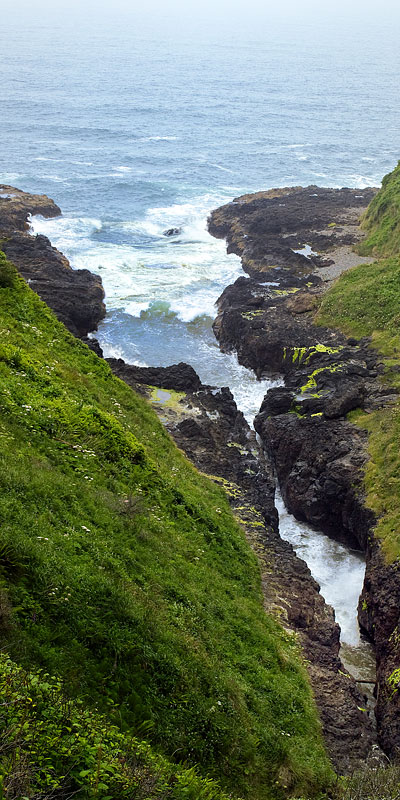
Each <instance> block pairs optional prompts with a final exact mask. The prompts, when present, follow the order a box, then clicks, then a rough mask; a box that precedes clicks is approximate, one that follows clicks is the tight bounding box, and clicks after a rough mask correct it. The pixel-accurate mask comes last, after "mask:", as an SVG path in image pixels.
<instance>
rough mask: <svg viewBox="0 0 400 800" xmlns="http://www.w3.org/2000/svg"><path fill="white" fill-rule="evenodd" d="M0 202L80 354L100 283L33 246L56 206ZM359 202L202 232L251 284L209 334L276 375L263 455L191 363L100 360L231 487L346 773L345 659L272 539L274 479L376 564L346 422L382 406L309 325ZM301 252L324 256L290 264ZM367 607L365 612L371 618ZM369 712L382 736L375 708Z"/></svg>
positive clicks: (242, 202)
mask: <svg viewBox="0 0 400 800" xmlns="http://www.w3.org/2000/svg"><path fill="white" fill-rule="evenodd" d="M1 192H2V196H0V232H1V237H2V242H1V247H2V249H3V250H4V252H5V253H6V254H7V256H8V257H9V258H10V260H11V261H13V262H14V264H15V265H16V266H17V268H18V269H19V271H20V273H21V275H22V276H23V277H24V278H25V279H26V280H27V281H28V282H29V283H30V285H31V286H32V288H33V289H34V290H35V291H36V292H37V293H38V294H39V295H40V297H42V299H43V300H45V302H47V303H48V305H49V306H50V307H51V308H52V309H53V310H54V311H55V313H56V314H57V316H58V317H59V319H60V320H61V321H62V322H64V323H65V324H66V325H67V327H68V328H69V330H71V332H72V333H74V334H75V335H77V336H80V337H81V338H83V339H84V340H85V337H86V336H87V334H88V332H90V331H93V330H96V327H97V324H98V322H99V321H100V320H101V319H102V317H103V316H104V313H105V307H104V302H103V298H104V292H103V289H102V284H101V279H100V278H99V277H98V276H94V275H92V274H91V273H90V272H88V271H87V270H72V269H71V267H70V265H69V264H68V261H67V259H66V258H65V257H64V256H63V255H62V254H61V253H59V252H58V251H57V250H56V249H55V248H53V247H52V246H51V243H50V242H49V241H48V239H46V237H43V236H36V237H33V236H31V235H30V234H29V232H28V229H27V228H28V222H27V220H28V215H29V214H35V213H40V214H42V215H43V216H55V215H57V214H59V213H60V210H59V208H58V207H57V206H56V205H55V204H54V203H53V202H52V201H51V200H49V199H48V198H46V197H37V196H32V195H28V194H27V193H24V192H20V191H18V190H16V189H14V188H12V187H4V186H3V187H1ZM359 194H361V193H359ZM362 194H363V196H362V197H359V196H357V192H352V191H350V190H341V191H337V190H321V189H318V190H317V189H316V187H311V188H309V189H307V190H279V191H277V192H272V193H265V194H263V193H261V194H258V195H256V196H254V198H252V197H251V196H249V197H246V198H240V199H239V200H238V201H234V202H233V203H232V204H229V205H228V206H226V207H224V208H223V209H219V210H218V211H216V212H214V214H213V215H212V216H211V220H210V231H211V233H213V235H218V236H220V237H225V238H227V239H228V242H229V248H230V249H231V250H232V251H234V252H237V253H239V254H240V255H241V256H242V259H243V266H244V268H245V270H246V271H248V272H249V274H251V277H249V278H240V279H239V280H238V281H236V283H235V284H234V286H233V287H228V288H227V289H226V290H225V292H224V293H223V295H222V297H221V298H220V302H219V314H218V317H217V320H216V322H215V332H216V335H217V338H218V339H219V341H220V344H221V347H222V348H223V349H229V350H231V349H236V350H237V352H238V355H239V359H240V361H241V362H242V363H244V364H245V365H246V366H249V367H251V368H252V369H254V370H255V371H256V372H257V374H258V375H259V376H261V375H263V374H271V373H273V372H275V373H276V372H279V373H283V374H284V375H285V381H286V385H285V387H282V388H279V389H276V390H271V392H269V393H268V395H267V397H266V399H265V401H264V403H263V406H262V408H261V410H260V414H259V415H258V417H257V422H256V429H257V432H258V433H259V434H260V436H261V439H262V441H263V443H264V445H265V452H263V450H262V449H260V447H259V444H258V441H257V439H256V437H255V434H254V432H253V431H251V430H250V428H249V426H248V425H247V423H246V421H245V419H244V417H243V415H242V414H241V413H240V412H239V411H238V409H237V407H236V405H235V403H234V400H233V397H232V395H231V393H230V391H229V389H228V388H223V389H215V388H213V387H208V386H203V385H202V384H201V383H200V380H199V378H198V376H197V375H196V373H195V372H194V370H192V369H191V367H189V366H188V365H182V364H179V365H174V366H172V367H170V368H156V367H155V368H139V367H135V366H131V365H127V364H125V363H124V362H123V361H121V360H113V359H110V360H109V364H110V366H111V368H112V370H113V372H114V373H115V375H117V376H118V377H120V378H121V379H123V380H124V381H125V382H126V383H128V384H129V385H131V386H132V387H133V388H134V389H135V390H137V391H139V392H141V393H142V394H143V393H144V394H146V395H147V396H148V398H149V400H150V402H151V403H152V404H153V406H154V408H155V409H156V410H157V412H158V414H159V416H160V419H161V421H162V422H163V424H164V425H165V427H166V428H167V429H168V430H169V432H170V433H171V435H172V436H173V438H174V439H175V441H176V443H177V445H178V447H180V448H181V449H182V450H184V452H185V453H186V454H187V456H188V457H189V458H190V459H191V460H192V461H193V462H194V464H195V465H196V466H197V467H198V469H200V470H201V471H202V472H204V473H206V474H207V475H209V476H211V477H212V478H213V479H214V480H215V481H216V482H217V483H219V484H220V485H222V486H223V487H224V488H225V490H226V492H227V494H228V496H229V498H230V502H231V505H232V507H233V509H234V512H235V514H236V516H237V519H238V520H239V521H240V523H241V524H242V525H243V528H244V530H245V532H246V536H247V538H248V540H249V542H250V543H251V545H252V547H253V549H254V550H255V552H256V553H257V555H258V557H259V561H260V568H261V575H262V589H263V595H264V603H265V608H266V610H267V611H268V612H271V613H273V614H274V615H275V616H277V617H278V618H279V620H280V621H281V623H282V624H283V625H284V626H285V627H286V628H287V629H288V630H289V631H293V632H295V633H296V634H297V635H298V637H299V640H300V642H301V645H302V648H303V652H304V657H305V660H306V663H307V668H308V671H309V675H310V679H311V683H312V686H313V691H314V694H315V698H316V702H317V705H318V708H319V713H320V716H321V721H322V725H323V731H324V737H325V742H326V746H327V749H328V752H329V754H330V756H331V758H332V761H333V763H334V765H335V767H336V768H337V769H338V770H339V771H340V772H349V771H351V770H352V769H353V768H354V767H355V766H356V765H358V764H359V763H362V762H364V761H365V759H367V758H368V756H369V755H370V754H371V752H373V745H374V741H375V734H374V731H373V726H372V724H371V720H370V719H369V717H368V715H367V713H366V712H365V710H364V706H365V700H364V697H363V695H362V692H360V690H359V688H357V685H356V683H355V681H354V680H353V678H351V677H350V676H349V675H348V674H347V672H346V670H345V669H344V667H343V664H342V663H341V661H340V658H339V647H340V642H339V627H338V625H337V624H336V623H335V619H334V613H333V611H332V609H331V608H330V607H329V606H328V605H327V604H326V603H325V601H324V600H323V598H322V597H321V595H320V593H319V587H318V584H317V583H316V582H315V580H314V579H313V578H312V577H311V574H310V571H309V569H308V567H307V565H306V564H305V563H304V561H302V560H301V559H299V558H298V557H297V556H296V555H295V553H294V550H293V548H292V547H291V545H289V544H288V543H287V542H284V541H282V539H281V538H280V537H279V532H278V520H277V512H276V510H275V506H274V492H275V474H274V472H275V470H276V472H277V474H278V478H279V482H280V485H281V488H282V492H283V495H284V498H285V501H286V503H287V505H288V508H289V510H291V511H292V512H293V513H294V514H295V515H296V516H297V517H298V518H300V519H306V520H308V521H310V522H312V523H313V524H315V525H318V527H319V528H320V529H322V530H325V531H326V532H327V533H329V534H330V535H335V536H337V537H338V538H342V539H344V540H346V541H349V542H350V543H351V544H352V545H353V544H354V542H357V543H358V545H359V546H362V547H365V548H367V549H368V548H369V549H368V553H369V556H368V557H369V564H372V555H371V553H372V549H371V548H370V545H369V544H368V542H369V541H370V536H371V533H370V532H371V531H372V526H373V519H372V517H371V514H370V513H369V512H368V510H367V509H366V508H365V507H364V505H363V497H362V491H361V482H362V470H363V465H364V464H365V460H366V452H365V440H366V436H365V434H363V433H362V432H360V431H359V430H358V429H357V428H356V427H355V426H353V425H351V423H349V422H348V421H347V420H346V419H345V414H346V413H347V411H349V410H351V409H352V408H355V407H357V406H359V405H360V403H363V404H364V405H365V404H368V403H371V404H374V405H376V404H379V403H383V402H390V399H391V398H390V396H388V395H387V392H386V393H385V390H384V389H382V387H381V385H380V384H379V382H378V380H377V378H378V376H379V372H380V365H379V360H378V359H377V357H376V356H375V355H374V354H373V352H372V351H370V350H369V348H368V343H367V342H361V343H359V342H356V341H351V340H350V341H349V340H346V339H345V337H344V336H343V335H342V334H340V333H338V332H335V331H330V330H327V329H320V328H318V329H317V328H315V326H314V325H313V313H314V310H315V308H316V306H317V305H318V298H319V296H320V295H321V292H323V288H324V283H325V281H324V277H326V278H328V280H331V278H332V277H333V276H334V274H335V270H337V268H338V267H337V261H336V260H335V258H334V252H333V251H335V252H336V251H337V250H339V251H340V252H341V254H342V257H343V258H344V257H345V258H346V263H348V264H349V265H351V264H352V263H353V262H354V263H356V262H355V256H354V254H353V253H352V251H351V245H352V244H353V243H354V241H357V240H358V238H360V236H361V234H360V231H359V228H358V218H359V215H360V213H361V211H362V210H363V209H364V208H365V207H366V205H367V204H368V202H369V200H370V199H371V197H372V195H373V190H368V191H364V192H363V193H362ZM306 195H308V197H309V199H308V201H307V202H306V201H305V197H306ZM291 198H293V204H292V201H291ZM311 198H313V199H311ZM279 209H282V211H280V210H279ZM270 210H271V219H272V222H268V219H269V212H270ZM313 214H314V217H313ZM286 215H287V216H286ZM296 219H297V220H298V221H297V222H296ZM265 220H267V222H266V223H265V224H266V229H265V230H264V227H263V226H264V222H265ZM268 226H269V227H268ZM318 231H319V233H318ZM312 232H314V237H313V236H311V233H312ZM268 242H270V243H268ZM308 242H310V245H311V246H312V249H313V248H315V250H317V249H318V253H315V254H314V253H313V254H309V253H308V249H307V248H306V253H305V254H304V253H295V252H294V250H296V249H297V250H304V245H305V244H307V243H308ZM280 243H281V244H282V252H281V253H280V251H279V245H280ZM268 248H269V249H268ZM290 254H291V255H290ZM324 271H325V272H324ZM89 342H90V343H91V340H89ZM91 346H92V347H94V348H95V347H96V345H95V344H94V345H93V344H92V343H91ZM97 351H98V354H99V355H101V351H100V350H99V349H98V348H97ZM368 574H369V576H371V574H372V572H371V568H370V572H369V573H368ZM380 574H381V573H380ZM369 579H370V578H369ZM366 586H367V582H366ZM372 595H373V596H375V595H374V593H373V591H372ZM368 598H369V595H368ZM362 607H363V606H362ZM372 608H373V604H372V602H369V605H368V609H369V614H371V615H372V611H371V609H372ZM362 621H363V625H364V628H365V629H367V630H368V631H369V633H370V634H371V632H372V631H371V626H372V625H375V626H376V619H375V615H372V616H371V620H370V619H366V618H365V614H364V617H363V619H362ZM382 636H383V634H382ZM375 641H376V644H378V641H377V636H375ZM382 696H383V692H382V691H381V693H380V698H382ZM378 709H379V714H380V716H379V721H380V731H381V732H382V731H383V730H384V728H385V724H386V723H385V718H384V710H383V711H382V709H384V706H383V705H382V700H380V701H379V702H378ZM392 727H393V726H392ZM391 735H392V728H391ZM381 737H382V741H384V736H383V734H382V733H381ZM384 743H385V742H384ZM388 749H389V748H388Z"/></svg>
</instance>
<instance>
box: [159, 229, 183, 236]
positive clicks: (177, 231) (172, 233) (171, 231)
mask: <svg viewBox="0 0 400 800" xmlns="http://www.w3.org/2000/svg"><path fill="white" fill-rule="evenodd" d="M180 233H182V228H168V230H166V231H163V236H179V234H180Z"/></svg>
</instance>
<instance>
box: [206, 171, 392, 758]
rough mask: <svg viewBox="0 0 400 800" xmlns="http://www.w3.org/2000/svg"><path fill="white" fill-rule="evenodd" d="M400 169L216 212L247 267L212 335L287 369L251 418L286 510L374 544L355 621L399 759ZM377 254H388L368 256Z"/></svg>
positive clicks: (263, 366) (380, 718) (224, 300)
mask: <svg viewBox="0 0 400 800" xmlns="http://www.w3.org/2000/svg"><path fill="white" fill-rule="evenodd" d="M398 176H399V168H397V169H396V170H395V171H394V173H392V174H391V175H389V176H387V177H386V178H385V179H384V182H383V187H382V189H381V191H380V192H378V194H376V190H374V189H368V190H362V191H360V190H349V189H342V190H333V189H321V188H318V187H315V186H311V187H307V188H306V189H300V188H294V189H285V190H276V191H275V190H273V191H271V192H264V193H262V192H261V193H258V194H256V195H246V196H244V197H240V198H237V199H236V200H234V201H233V202H232V203H230V204H228V205H226V206H223V207H222V208H220V209H217V210H216V211H215V212H213V214H212V215H211V217H210V219H209V230H210V232H211V233H212V234H213V235H214V236H218V237H223V238H226V239H227V242H228V249H229V250H230V251H232V252H235V253H237V254H239V255H241V257H242V264H243V268H244V270H245V271H246V272H248V274H249V275H250V277H249V278H240V279H239V280H238V281H236V283H235V284H234V285H233V286H231V287H228V288H227V289H226V290H225V291H224V292H223V294H222V296H221V297H220V299H219V301H218V308H219V313H218V317H217V320H216V322H215V325H214V330H215V333H216V336H217V338H218V339H219V341H220V344H221V346H222V347H223V348H224V349H226V350H231V349H234V350H236V351H237V353H238V357H239V360H240V361H241V363H243V364H245V365H246V366H249V367H251V368H252V369H254V370H255V371H256V373H257V374H258V375H259V376H262V375H266V374H271V373H274V372H279V373H281V374H283V375H284V379H285V386H284V387H282V388H278V389H271V390H270V391H269V392H268V394H267V395H266V397H265V399H264V402H263V404H262V406H261V409H260V413H259V415H258V417H257V418H256V421H255V427H256V430H257V431H258V433H259V434H260V436H261V438H262V441H263V443H264V446H265V448H266V450H267V451H268V453H269V454H270V456H271V457H272V459H273V462H274V464H275V468H276V471H277V476H278V480H279V483H280V487H281V491H282V494H283V497H284V499H285V502H286V504H287V507H288V508H289V510H290V511H291V512H292V513H293V514H294V515H295V516H296V517H297V518H298V519H300V520H306V521H308V522H310V523H311V524H313V525H315V526H317V527H318V528H319V529H320V530H323V531H325V533H327V534H328V535H330V536H333V537H335V538H338V539H340V540H342V541H344V542H346V543H347V544H348V545H349V546H350V547H354V546H355V547H360V548H362V549H363V550H364V552H365V553H366V558H367V569H366V576H365V584H364V589H363V593H362V597H361V599H360V606H359V620H360V625H361V628H362V629H363V630H364V631H365V632H367V633H368V635H369V636H370V638H371V640H372V641H373V642H374V645H375V649H376V657H377V707H376V715H377V722H378V736H379V741H380V742H381V744H382V746H383V747H384V749H385V751H386V752H387V753H388V754H390V755H391V756H392V757H398V755H399V752H400V706H399V693H398V665H399V663H400V651H399V637H398V635H397V632H398V624H399V611H398V598H399V593H400V584H399V572H398V557H399V550H398V546H397V541H398V527H397V521H398V516H397V515H398V511H397V509H398V507H399V505H400V504H399V498H398V495H397V492H396V487H397V482H396V481H397V477H396V474H397V473H396V469H397V459H395V458H394V457H393V459H392V463H391V466H387V468H386V471H385V470H384V477H383V475H382V470H383V468H382V463H383V462H384V460H385V456H384V452H383V441H382V435H383V433H384V437H385V438H384V443H385V447H386V448H389V452H390V449H391V448H395V449H396V445H395V441H396V437H397V428H398V426H397V414H398V412H397V409H398V405H399V401H398V389H399V382H398V378H397V374H398V368H399V365H398V361H397V355H396V353H397V338H395V337H396V336H397V330H396V323H395V320H397V319H398V290H397V284H396V276H397V275H398V259H399V249H398V241H397V240H398V207H399V206H398V202H399V196H400V193H399V177H398ZM367 209H368V210H367ZM361 220H362V224H361V225H360V221H361ZM369 253H371V254H373V255H375V256H385V255H390V256H392V258H391V260H390V259H385V260H382V261H380V262H378V263H375V264H372V265H371V257H370V256H369V255H368V254H369ZM341 275H342V277H341V278H339V276H341ZM337 278H339V280H338V281H337V282H336V283H334V285H333V286H332V282H333V281H335V279H337ZM386 452H388V450H386ZM385 481H389V483H388V486H389V487H392V491H393V492H394V494H392V497H391V500H390V501H389V497H388V494H389V493H390V490H389V492H388V489H387V488H386V489H385V488H384V483H385ZM388 516H389V521H388Z"/></svg>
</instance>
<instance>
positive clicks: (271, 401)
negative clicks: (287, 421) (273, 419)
mask: <svg viewBox="0 0 400 800" xmlns="http://www.w3.org/2000/svg"><path fill="white" fill-rule="evenodd" d="M293 399H294V394H293V392H290V391H289V390H288V389H285V387H284V386H278V387H277V388H274V389H270V390H269V391H268V392H267V394H266V395H265V397H264V400H263V402H262V404H261V408H260V414H263V416H264V415H266V416H267V417H269V416H271V415H272V416H275V415H277V414H286V413H287V412H288V411H290V409H291V407H292V403H293Z"/></svg>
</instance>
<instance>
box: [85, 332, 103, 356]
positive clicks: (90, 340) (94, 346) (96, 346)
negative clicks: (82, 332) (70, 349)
mask: <svg viewBox="0 0 400 800" xmlns="http://www.w3.org/2000/svg"><path fill="white" fill-rule="evenodd" d="M82 342H84V343H85V344H87V346H88V347H89V348H90V350H93V352H94V353H96V356H99V358H103V350H102V349H101V347H100V342H99V341H98V340H97V339H95V338H94V337H92V336H82Z"/></svg>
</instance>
